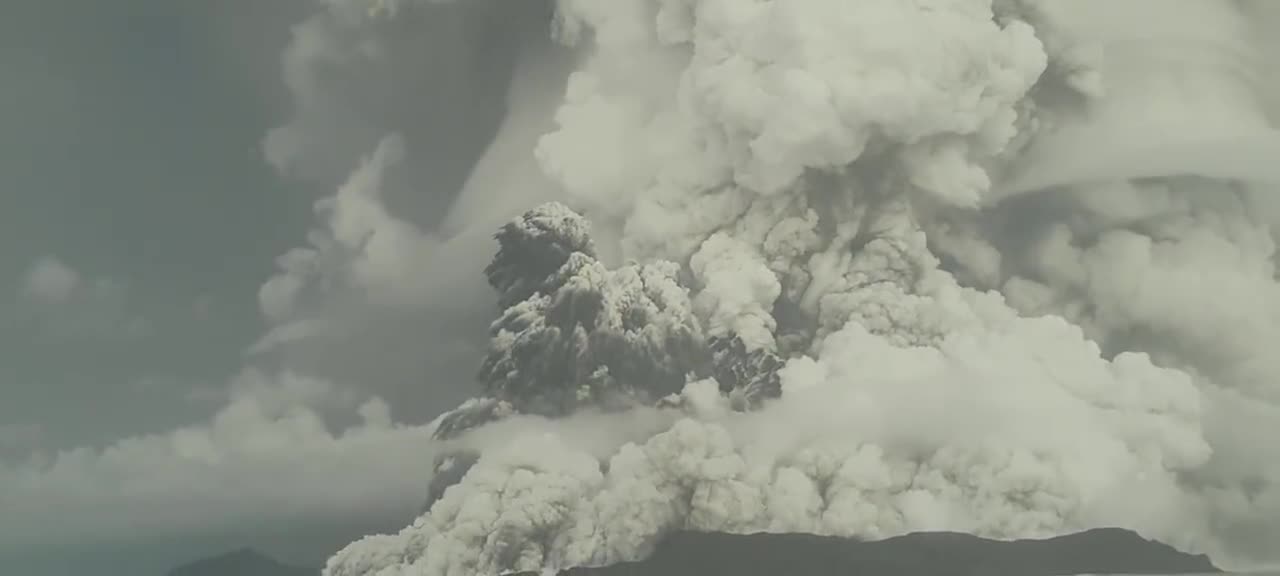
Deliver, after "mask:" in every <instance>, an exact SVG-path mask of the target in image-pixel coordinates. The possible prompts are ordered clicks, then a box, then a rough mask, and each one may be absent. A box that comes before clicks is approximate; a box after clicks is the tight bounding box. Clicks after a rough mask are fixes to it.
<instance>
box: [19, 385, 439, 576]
mask: <svg viewBox="0 0 1280 576" xmlns="http://www.w3.org/2000/svg"><path fill="white" fill-rule="evenodd" d="M233 390H234V392H233V394H232V398H231V401H230V403H229V404H227V405H226V406H225V407H224V408H222V409H221V410H220V411H219V412H218V413H217V414H216V415H214V416H213V417H212V418H211V419H210V420H209V421H208V422H205V423H202V424H198V425H192V426H188V427H183V428H180V429H177V430H173V431H171V432H167V433H164V434H154V435H146V436H139V437H132V438H125V439H121V440H117V441H114V442H111V443H110V444H108V445H106V446H104V447H102V448H91V447H83V448H77V449H74V450H67V451H62V452H58V453H56V454H43V455H36V456H33V457H31V458H29V459H27V460H25V461H22V462H8V463H0V495H3V498H0V550H4V549H8V550H15V549H22V548H25V547H51V546H57V545H59V543H76V544H75V545H77V546H88V545H98V544H119V543H123V542H130V541H137V540H146V539H160V538H164V537H168V536H170V535H173V534H184V535H188V536H191V537H199V536H200V535H209V534H218V533H221V532H224V531H227V530H250V531H251V530H253V529H254V528H250V527H253V526H257V527H263V526H278V527H288V526H298V525H299V523H301V525H306V526H315V527H324V526H339V527H340V526H344V525H346V526H350V525H353V524H354V525H359V524H361V523H362V522H370V521H378V520H381V521H386V520H387V519H394V518H402V517H405V516H406V515H407V514H408V513H410V512H411V511H413V510H416V509H417V508H418V507H419V506H421V504H422V498H423V497H424V495H425V483H424V479H425V478H427V477H428V473H429V470H430V463H431V458H430V455H429V454H428V453H427V452H426V451H425V450H426V449H425V447H426V446H427V439H428V437H429V431H428V429H427V427H425V426H416V427H415V426H400V425H396V424H394V423H393V422H392V421H391V417H390V413H389V409H388V406H387V405H386V403H385V402H383V401H381V400H379V399H377V398H371V399H368V400H366V401H365V402H363V403H362V404H360V405H358V406H356V407H354V408H355V409H354V410H352V408H353V407H352V406H351V403H350V402H348V401H346V399H344V398H343V397H342V395H338V396H337V397H336V398H335V396H334V392H335V389H334V388H333V387H332V386H330V385H328V384H326V383H323V382H318V381H315V380H311V379H307V378H302V377H299V376H296V375H292V374H288V373H285V374H280V375H276V376H270V377H269V376H266V375H263V374H261V373H254V372H246V373H245V374H244V375H242V376H241V377H240V378H238V379H237V380H236V382H235V383H234V384H233ZM334 402H338V403H339V404H344V405H347V406H348V408H347V410H348V411H347V412H346V413H347V414H348V415H350V416H356V417H358V421H357V422H356V423H355V424H352V425H350V426H347V427H344V428H342V429H340V430H331V427H330V426H329V425H328V424H326V421H325V419H324V417H322V415H321V414H322V412H323V411H324V407H325V405H328V404H332V403H334ZM5 431H6V432H21V431H22V430H21V429H12V428H7V429H5ZM2 438H3V436H0V439H2Z"/></svg>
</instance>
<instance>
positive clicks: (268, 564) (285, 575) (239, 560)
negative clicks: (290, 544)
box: [168, 548, 320, 576]
mask: <svg viewBox="0 0 1280 576" xmlns="http://www.w3.org/2000/svg"><path fill="white" fill-rule="evenodd" d="M319 574H320V569H319V568H303V567H300V566H290V565H288V564H284V563H281V562H279V561H277V560H275V559H273V558H271V557H269V556H267V555H265V554H263V553H261V552H258V551H256V550H252V549H249V548H242V549H240V550H236V551H234V552H228V553H226V554H222V555H220V556H214V557H212V558H205V559H204V560H197V561H195V562H192V563H190V564H185V565H182V566H179V567H177V568H174V569H173V570H170V571H169V574H168V576H318V575H319Z"/></svg>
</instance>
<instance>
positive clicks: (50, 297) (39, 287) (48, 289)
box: [22, 256, 80, 304]
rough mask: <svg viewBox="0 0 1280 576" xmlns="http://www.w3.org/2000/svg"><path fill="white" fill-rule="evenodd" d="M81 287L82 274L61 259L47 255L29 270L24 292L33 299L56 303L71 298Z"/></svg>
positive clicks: (24, 282) (23, 287)
mask: <svg viewBox="0 0 1280 576" xmlns="http://www.w3.org/2000/svg"><path fill="white" fill-rule="evenodd" d="M78 288H80V274H79V273H77V272H76V271H75V270H72V269H71V268H70V267H69V266H67V265H66V264H63V263H62V261H61V260H59V259H57V258H55V257H52V256H45V257H43V258H41V259H39V260H37V261H36V262H35V264H32V265H31V267H30V268H29V269H28V270H27V274H26V278H25V279H24V281H23V284H22V293H23V295H24V296H26V297H27V298H30V299H32V300H36V301H40V302H46V303H50V304H56V303H60V302H65V301H66V300H67V299H69V298H71V295H72V293H74V292H75V291H76V290H77V289H78Z"/></svg>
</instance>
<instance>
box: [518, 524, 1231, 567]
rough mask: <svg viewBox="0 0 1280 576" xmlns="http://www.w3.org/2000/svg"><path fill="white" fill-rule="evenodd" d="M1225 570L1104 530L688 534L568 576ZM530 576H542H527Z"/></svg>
mask: <svg viewBox="0 0 1280 576" xmlns="http://www.w3.org/2000/svg"><path fill="white" fill-rule="evenodd" d="M1212 572H1219V570H1218V569H1217V568H1216V567H1215V566H1214V565H1213V563H1211V562H1210V561H1209V559H1208V558H1207V557H1205V556H1196V555H1191V554H1184V553H1182V552H1179V551H1177V550H1175V549H1173V548H1172V547H1169V546H1166V545H1164V544H1161V543H1159V542H1152V541H1150V540H1146V539H1143V538H1142V537H1140V536H1138V535H1137V534H1135V533H1133V532H1130V531H1128V530H1120V529H1098V530H1089V531H1087V532H1080V533H1077V534H1072V535H1068V536H1062V537H1058V538H1052V539H1047V540H1017V541H1011V542H1005V541H996V540H987V539H983V538H979V537H977V536H973V535H970V534H957V533H949V532H928V533H918V534H909V535H906V536H901V537H897V538H890V539H887V540H880V541H875V542H859V541H856V540H849V539H844V538H834V537H823V536H812V535H805V534H750V535H730V534H718V533H698V532H682V533H677V534H673V535H672V536H670V537H668V538H667V539H666V540H664V541H663V542H662V543H661V544H659V545H658V547H657V550H655V551H654V554H653V555H652V556H650V557H649V558H648V559H646V560H644V561H641V562H634V563H629V564H618V565H614V566H606V567H601V568H573V569H570V570H565V571H562V572H561V573H560V574H561V576H686V575H687V576H721V575H723V576H835V575H848V574H867V575H874V576H908V575H909V576H1065V575H1073V574H1194V573H1212ZM527 576H536V575H534V574H533V573H527Z"/></svg>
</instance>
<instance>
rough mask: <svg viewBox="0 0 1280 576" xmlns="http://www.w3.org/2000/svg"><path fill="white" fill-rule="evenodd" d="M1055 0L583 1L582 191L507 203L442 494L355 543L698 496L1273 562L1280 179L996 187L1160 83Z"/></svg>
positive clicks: (824, 528)
mask: <svg viewBox="0 0 1280 576" xmlns="http://www.w3.org/2000/svg"><path fill="white" fill-rule="evenodd" d="M1086 4H1088V3H1082V4H1081V6H1082V7H1083V6H1085V5H1086ZM1185 4H1186V7H1188V9H1192V8H1194V9H1199V10H1202V11H1203V12H1204V13H1205V14H1210V15H1218V16H1222V15H1223V14H1226V13H1227V12H1231V11H1232V10H1234V8H1233V7H1230V6H1225V5H1222V6H1219V7H1218V8H1213V7H1212V6H1210V5H1209V4H1207V3H1194V2H1187V3H1185ZM1051 5H1054V4H1053V3H1045V4H1043V5H1042V4H1041V3H1038V2H1032V1H1016V0H1006V1H993V0H931V1H918V2H904V1H902V0H858V1H853V0H829V1H824V0H809V1H783V0H776V1H772V2H766V1H747V0H702V1H693V0H661V1H659V0H654V1H644V0H616V1H613V0H611V1H608V2H601V1H598V0H563V1H561V2H560V3H559V5H558V13H557V18H556V22H555V26H554V29H555V31H556V33H557V34H558V35H559V37H560V38H561V39H562V40H564V41H566V42H569V43H571V44H574V45H576V46H577V49H578V50H579V51H580V52H581V60H580V63H579V66H578V69H577V70H576V71H575V72H574V73H573V74H572V75H571V76H570V77H569V79H568V82H567V85H566V87H565V99H564V103H563V104H562V106H561V107H560V108H559V110H558V111H557V113H556V129H555V130H554V131H553V132H551V133H549V134H547V135H546V136H545V137H543V138H542V139H541V141H540V143H539V145H538V147H537V149H536V150H535V151H533V153H534V154H536V157H537V158H538V161H539V163H540V165H541V167H542V168H543V170H544V171H545V172H546V174H547V175H549V176H550V177H552V178H553V179H554V180H555V181H556V182H557V183H558V184H559V185H560V187H561V188H562V189H563V192H564V199H565V200H564V201H565V203H564V204H560V203H553V204H548V205H544V206H542V207H540V208H537V209H535V210H532V211H530V212H528V213H526V214H525V215H523V216H521V217H519V218H517V219H515V220H513V221H512V222H511V223H510V224H508V225H507V226H505V227H504V228H502V229H501V230H500V231H499V233H498V235H497V240H498V244H499V250H498V252H497V255H496V256H495V258H494V260H493V262H492V263H491V264H490V266H489V267H488V269H487V274H488V277H489V280H490V284H491V285H492V286H493V287H494V288H495V290H496V291H497V293H498V300H499V302H500V303H501V306H502V307H503V308H504V311H503V312H502V313H501V315H500V317H499V318H498V320H496V321H495V322H494V323H493V325H492V327H491V336H492V338H491V343H490V350H489V354H488V357H487V358H486V360H485V362H484V364H483V366H482V367H481V370H480V376H481V377H480V380H481V390H482V397H480V398H477V399H475V400H472V401H470V402H468V403H466V404H464V405H463V406H462V407H460V408H458V409H457V410H455V411H453V412H451V413H449V414H446V415H444V416H442V417H441V418H440V419H439V420H437V422H436V423H435V440H434V442H435V444H436V446H435V448H436V449H437V452H438V453H440V454H444V455H445V456H442V457H441V458H440V459H439V460H438V464H437V476H436V478H435V479H434V481H433V482H432V489H431V492H432V502H431V503H430V505H429V508H428V509H426V510H425V511H424V513H423V514H422V515H421V516H420V517H419V518H418V519H417V520H416V521H415V522H414V523H413V525H412V526H409V527H407V528H405V529H404V530H402V531H401V532H400V533H398V534H394V535H381V536H373V537H369V538H366V539H364V540H361V541H359V542H356V543H353V544H351V545H350V546H348V547H347V548H346V549H345V550H343V551H342V552H340V553H339V554H338V555H336V556H335V557H334V558H332V559H331V560H330V561H329V564H328V567H327V568H326V574H327V575H328V576H357V575H360V576H375V575H377V576H391V575H396V576H400V575H409V574H413V575H431V576H435V575H473V574H496V573H499V572H503V571H509V570H538V569H544V568H558V567H565V566H574V565H592V564H608V563H614V562H618V561H624V560H634V559H638V558H641V557H643V556H644V555H645V554H646V553H647V552H648V551H649V549H650V547H651V546H652V545H653V544H654V543H655V542H656V540H657V539H658V538H660V537H661V536H662V535H663V534H664V533H666V532H669V531H672V530H676V529H694V530H714V531H729V532H754V531H779V532H781V531H799V532H813V533H821V534H834V535H842V536H853V537H868V538H879V537H885V536H890V535H895V534H901V533H904V532H909V531H917V530H958V531H966V532H973V533H976V534H980V535H984V536H992V537H1029V536H1047V535H1051V534H1058V533H1063V532H1068V531H1072V530H1078V529H1084V528H1089V527H1095V526H1102V525H1108V526H1116V525H1118V526H1124V527H1128V528H1133V529H1136V530H1138V531H1139V532H1141V533H1143V534H1144V535H1146V536H1148V537H1153V538H1159V539H1161V540H1164V541H1166V542H1169V543H1171V544H1174V545H1176V546H1179V547H1182V548H1185V549H1189V550H1195V551H1207V552H1210V553H1213V554H1215V555H1217V557H1218V558H1219V559H1220V560H1222V559H1225V557H1226V556H1228V555H1231V556H1232V557H1238V558H1247V559H1253V560H1261V559H1264V555H1265V554H1266V553H1268V550H1267V549H1266V547H1265V546H1264V545H1263V544H1262V542H1264V541H1270V540H1269V537H1268V536H1266V535H1268V534H1269V535H1271V536H1275V535H1277V534H1280V526H1278V523H1277V521H1276V520H1275V519H1276V518H1277V517H1280V492H1278V491H1277V490H1276V488H1275V482H1276V481H1277V480H1280V471H1278V470H1276V469H1275V467H1276V466H1277V465H1275V464H1269V463H1274V462H1278V461H1280V458H1276V456H1280V455H1276V454H1267V453H1264V451H1265V450H1274V448H1271V447H1262V446H1261V442H1259V441H1257V440H1256V438H1258V437H1260V436H1267V435H1268V434H1271V435H1274V433H1275V432H1277V431H1280V424H1277V422H1280V410H1278V409H1277V403H1278V402H1280V387H1277V385H1276V377H1277V375H1280V365H1277V364H1276V360H1275V359H1274V358H1275V356H1274V355H1273V354H1270V353H1268V351H1267V350H1266V347H1267V345H1268V343H1271V342H1275V339H1276V338H1277V337H1280V306H1277V304H1280V292H1278V290H1280V288H1278V286H1277V284H1276V281H1275V274H1276V272H1275V269H1274V256H1275V241H1274V235H1273V234H1274V232H1273V230H1274V228H1275V224H1276V223H1280V218H1276V216H1277V215H1280V211H1278V210H1276V209H1275V208H1276V207H1275V201H1274V200H1270V199H1269V198H1270V196H1269V195H1268V190H1266V189H1265V187H1264V186H1261V185H1256V186H1255V185H1245V184H1241V183H1238V182H1234V181H1228V180H1225V179H1221V176H1222V174H1216V173H1206V171H1203V170H1201V171H1195V170H1192V172H1195V173H1197V174H1199V175H1198V176H1197V175H1169V174H1163V173H1162V174H1154V173H1152V169H1153V168H1152V165H1151V164H1146V165H1143V166H1142V167H1140V168H1135V170H1136V172H1135V173H1133V174H1120V173H1116V172H1115V171H1114V170H1111V168H1113V167H1108V170H1110V171H1109V172H1107V173H1106V177H1105V178H1104V179H1102V181H1098V180H1099V178H1098V172H1097V171H1092V170H1091V172H1094V173H1091V174H1086V175H1082V176H1081V180H1082V181H1089V182H1090V183H1088V184H1080V183H1077V182H1071V181H1068V180H1069V179H1068V178H1066V177H1065V176H1064V175H1063V174H1062V173H1058V172H1054V173H1049V175H1048V176H1045V177H1044V179H1043V181H1044V182H1050V181H1052V182H1051V183H1053V184H1055V185H1056V184H1061V185H1060V186H1058V187H1057V188H1055V189H1052V190H1047V191H1043V192H1041V193H1039V194H1036V195H1027V196H1017V197H1011V198H1006V199H1004V200H1003V201H997V198H998V197H1000V196H1002V195H1007V194H1009V193H1010V190H1014V191H1017V192H1021V191H1026V190H1021V189H1017V190H1015V189H1011V188H1005V189H1003V190H1001V189H1000V186H999V185H998V184H999V181H1000V178H1001V177H1002V176H1003V175H1006V174H1021V175H1022V176H1023V177H1027V172H1026V170H1025V166H1022V165H1021V164H1020V163H1021V162H1023V160H1024V159H1025V158H1027V157H1028V156H1027V154H1029V153H1028V152H1027V150H1040V151H1041V154H1043V150H1046V149H1048V150H1053V149H1054V146H1059V147H1061V146H1062V142H1064V141H1071V140H1073V139H1078V138H1079V135H1078V133H1076V132H1072V131H1071V130H1070V128H1071V126H1073V125H1075V124H1081V123H1085V124H1087V122H1089V121H1099V120H1097V118H1099V117H1102V118H1104V119H1105V118H1106V117H1107V116H1106V114H1114V113H1115V111H1116V110H1117V108H1116V105H1113V103H1114V102H1115V101H1116V100H1109V98H1119V99H1120V100H1121V101H1123V98H1124V97H1128V98H1131V99H1132V98H1135V97H1138V96H1140V95H1138V94H1136V93H1135V91H1140V90H1144V89H1153V88H1151V87H1150V85H1140V86H1136V87H1135V86H1134V85H1124V84H1123V83H1121V84H1120V85H1118V86H1116V85H1112V84H1109V76H1108V75H1107V74H1106V73H1105V72H1107V71H1108V70H1113V69H1114V68H1115V62H1114V61H1112V60H1108V59H1107V58H1108V57H1107V54H1108V52H1106V51H1105V50H1102V48H1106V46H1105V43H1104V42H1102V40H1099V39H1098V37H1097V35H1094V36H1093V37H1091V36H1090V35H1089V34H1086V33H1084V32H1087V30H1083V31H1082V29H1081V28H1080V27H1079V25H1078V23H1077V25H1076V26H1074V27H1073V26H1072V25H1071V18H1070V17H1069V16H1071V14H1066V13H1064V11H1063V10H1062V9H1057V10H1052V9H1050V7H1051ZM1179 6H1182V4H1179ZM1080 9H1081V10H1086V11H1087V10H1088V8H1087V7H1083V8H1080ZM1066 12H1069V11H1066ZM1175 12H1176V11H1175ZM1228 15H1229V14H1228ZM1077 16H1078V15H1077ZM1224 17H1225V16H1224ZM1183 24H1186V25H1193V24H1194V22H1190V21H1186V22H1183ZM1175 26H1176V24H1175ZM1224 30H1227V31H1229V30H1231V28H1230V27H1229V26H1226V25H1222V26H1216V27H1214V28H1213V30H1210V31H1209V32H1206V34H1209V35H1212V34H1213V33H1214V31H1217V32H1221V31H1224ZM1174 32H1176V31H1174ZM1169 36H1170V37H1172V38H1181V36H1179V35H1178V34H1174V33H1170V34H1169ZM1104 40H1105V38H1104ZM1189 41H1190V40H1189ZM1242 49H1243V48H1242ZM1219 76H1222V78H1219V79H1220V80H1223V81H1231V78H1235V76H1233V75H1231V74H1225V75H1223V74H1219ZM1131 84H1134V83H1133V82H1131ZM1138 84H1141V83H1138ZM1111 89H1117V90H1119V94H1120V95H1119V96H1116V95H1115V94H1114V93H1113V92H1111V91H1109V90H1111ZM1199 102H1200V103H1201V104H1204V102H1203V101H1199ZM1109 103H1112V104H1109ZM1096 110H1102V111H1103V112H1104V113H1101V116H1096V115H1095V116H1092V117H1091V116H1089V114H1090V113H1091V111H1096ZM1090 118H1092V120H1090ZM1259 133H1262V131H1261V129H1260V131H1259ZM1064 134H1065V136H1063V135H1064ZM1054 138H1057V140H1056V141H1055V140H1054ZM1055 142H1056V143H1055ZM1103 144H1105V142H1101V143H1099V145H1103ZM1037 147H1038V148H1037ZM1127 150H1128V151H1132V150H1133V148H1129V149H1127ZM1147 152H1150V150H1149V149H1148V150H1145V151H1144V153H1147ZM1032 156H1034V154H1032ZM1041 161H1043V157H1041ZM1170 170H1171V171H1172V172H1176V171H1177V170H1174V169H1172V168H1171V169H1170ZM1172 172H1171V173H1172ZM1209 172H1212V171H1209ZM1032 176H1034V175H1032ZM1139 176H1140V177H1142V178H1143V179H1141V180H1132V179H1130V177H1139ZM1209 177H1213V178H1218V179H1210V178H1209ZM1032 180H1034V177H1033V178H1032ZM567 206H573V207H574V208H576V209H577V210H578V211H576V212H575V211H574V210H570V209H569V208H568V207H567ZM580 213H581V214H587V215H589V216H590V217H591V221H590V222H589V221H588V220H587V218H585V217H583V216H580V215H579V214H580ZM592 223H594V224H595V225H596V227H597V228H601V229H602V230H604V231H607V232H609V234H608V237H609V238H618V239H619V240H620V241H619V246H617V251H618V252H619V253H620V254H621V255H623V256H624V258H625V260H626V262H628V263H627V264H626V265H623V266H617V267H611V266H609V265H608V263H607V260H608V259H606V258H603V257H602V256H601V255H600V253H598V251H597V250H598V247H597V241H596V240H593V239H592V235H591V230H592ZM597 240H599V237H597ZM601 251H603V250H601ZM424 452H426V450H425V448H424ZM1268 466H1271V467H1272V468H1270V469H1269V468H1267V467H1268ZM1247 534H1252V535H1254V536H1252V537H1250V536H1246V535H1247ZM1258 535H1261V536H1258ZM1250 538H1254V539H1253V540H1251V539H1250ZM1258 538H1260V539H1258ZM1272 553H1273V552H1272Z"/></svg>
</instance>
